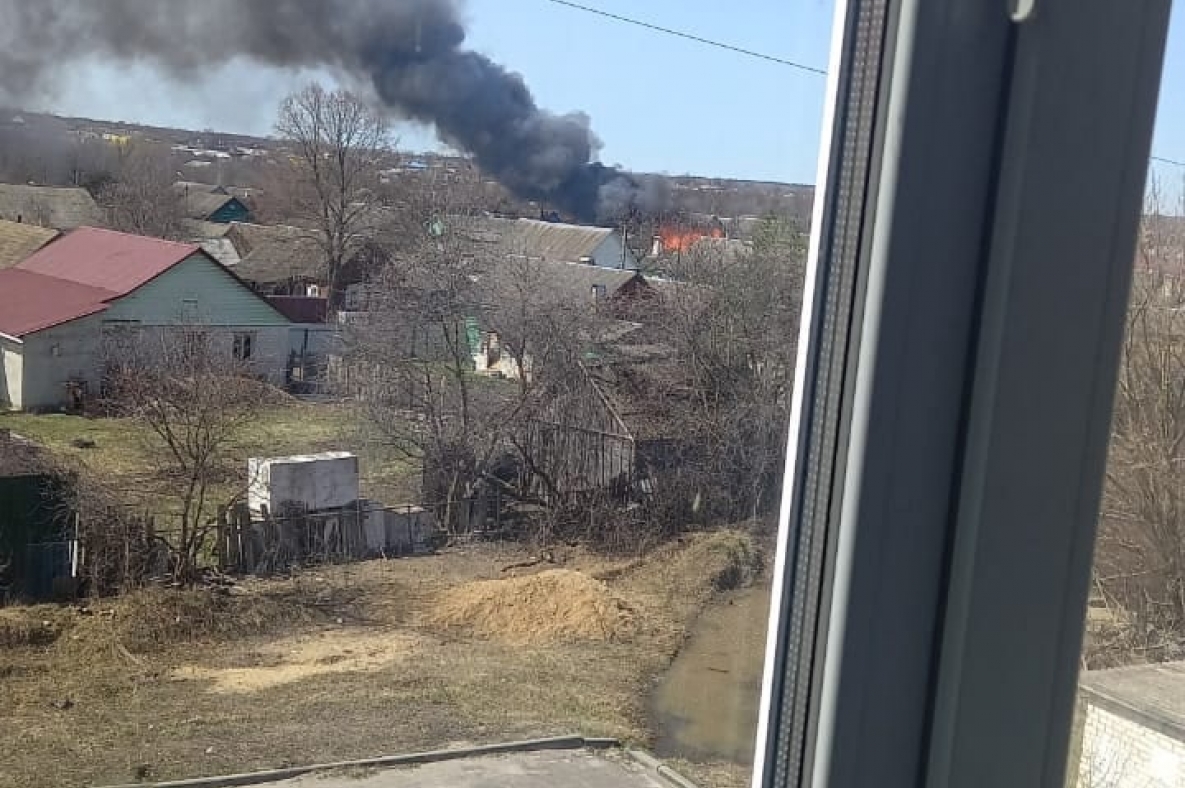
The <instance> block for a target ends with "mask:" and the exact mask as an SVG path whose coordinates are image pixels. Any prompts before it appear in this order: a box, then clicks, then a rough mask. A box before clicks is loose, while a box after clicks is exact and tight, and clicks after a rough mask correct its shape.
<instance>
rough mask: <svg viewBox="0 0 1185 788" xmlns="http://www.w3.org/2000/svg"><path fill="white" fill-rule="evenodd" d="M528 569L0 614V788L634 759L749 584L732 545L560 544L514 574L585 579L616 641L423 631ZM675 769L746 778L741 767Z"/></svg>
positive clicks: (311, 582)
mask: <svg viewBox="0 0 1185 788" xmlns="http://www.w3.org/2000/svg"><path fill="white" fill-rule="evenodd" d="M525 557H526V556H525V555H524V553H523V552H522V551H521V549H519V548H517V547H512V546H507V545H489V544H487V545H477V546H473V547H469V548H465V549H453V550H449V551H446V552H444V553H442V554H439V555H435V556H430V557H424V558H418V559H404V560H396V561H370V562H365V563H361V564H354V565H345V566H335V567H325V568H320V569H311V570H306V571H304V572H302V573H300V574H297V575H295V576H294V577H291V578H288V579H282V580H281V579H278V580H254V581H249V582H245V583H243V584H242V585H241V586H239V587H236V588H235V589H234V593H230V594H217V593H213V592H211V591H205V590H202V591H188V592H179V591H164V590H154V591H146V592H142V593H138V594H133V595H131V596H129V597H125V598H123V599H118V600H111V601H106V600H104V601H100V602H98V603H95V604H94V605H93V606H92V607H91V608H90V609H89V610H87V611H85V612H80V611H78V610H76V609H71V608H60V607H52V606H40V607H33V608H13V609H9V610H0V751H3V752H4V753H5V765H4V767H3V769H0V786H3V788H8V787H9V786H13V787H14V788H15V786H22V788H25V787H27V788H37V787H38V786H60V785H80V784H105V783H106V784H110V783H119V782H127V781H134V780H136V779H168V778H176V777H183V776H199V775H212V774H220V773H227V772H235V771H244V770H251V769H261V768H269V767H278V766H282V765H285V764H302V763H311V762H318V761H325V760H334V759H349V758H357V757H363V756H373V755H377V754H382V753H394V752H406V751H412V750H418V749H426V748H437V747H445V746H449V745H455V744H460V743H483V742H495V741H506V740H510V739H516V738H522V737H528V736H539V735H555V734H559V733H571V732H579V733H583V734H585V735H589V736H614V737H618V738H621V739H623V740H625V741H628V742H633V743H640V744H643V745H645V744H648V743H650V742H651V741H652V738H653V735H652V731H651V728H650V720H649V713H648V708H647V703H648V698H649V696H650V694H651V690H652V688H653V686H654V682H655V680H656V678H657V677H658V676H659V675H660V674H661V673H662V671H664V670H665V669H666V668H667V666H669V664H670V662H671V660H672V659H673V657H674V656H675V654H676V653H677V651H678V650H679V648H680V646H681V644H682V643H683V642H684V639H685V636H686V634H687V629H688V627H689V626H690V625H691V624H692V622H694V620H695V619H696V617H697V616H698V615H699V613H700V611H701V610H703V609H704V607H705V606H706V605H708V604H709V603H710V602H711V600H712V599H713V598H714V597H715V596H716V594H718V593H719V592H720V591H721V590H722V589H723V588H725V587H728V586H732V585H737V584H744V583H746V582H750V581H751V580H752V579H753V577H754V576H755V574H756V572H757V571H759V559H758V557H757V551H756V548H755V547H754V546H753V543H752V541H751V540H750V538H749V537H748V536H747V535H746V534H744V533H741V532H736V531H718V532H715V533H705V534H696V535H693V536H689V537H686V538H684V539H682V540H679V541H678V542H675V543H671V544H669V545H667V546H665V547H663V548H660V549H659V550H657V551H655V552H654V553H652V554H650V555H648V556H647V557H645V558H641V559H632V560H609V559H605V558H601V557H597V556H594V555H590V554H588V553H585V552H583V551H581V550H578V549H575V548H569V549H567V551H566V552H563V553H562V554H560V555H558V556H557V559H556V560H557V561H558V562H559V563H558V564H557V565H550V566H549V565H543V566H539V567H532V568H530V569H521V570H515V572H516V574H521V573H527V574H531V573H535V572H539V571H540V570H548V571H550V572H552V573H553V574H556V575H563V576H565V577H571V575H570V574H568V573H570V572H579V573H581V577H584V578H586V581H587V578H593V579H594V580H596V581H598V582H593V583H591V586H592V587H595V588H600V589H603V593H604V600H602V601H603V602H604V603H605V604H606V605H607V604H608V603H609V602H610V601H611V602H612V603H613V605H615V606H616V607H617V608H619V609H620V610H621V611H628V613H629V616H628V623H629V626H628V627H627V628H621V629H619V630H616V631H615V632H614V633H613V634H612V636H609V635H608V634H607V635H606V636H605V637H602V638H592V639H589V638H574V639H564V638H559V639H556V638H552V639H549V640H547V641H539V642H534V641H529V640H528V641H527V642H524V641H522V639H521V638H520V639H516V640H513V641H511V640H505V639H502V638H500V637H498V636H497V635H490V634H489V633H488V631H487V632H486V634H485V635H483V636H478V635H476V634H474V633H475V632H476V631H477V630H476V629H475V630H472V631H470V630H466V629H464V628H462V629H458V628H456V627H454V626H449V627H444V626H441V625H439V624H438V623H434V622H437V621H438V619H437V618H435V617H434V611H436V610H438V609H439V608H440V606H441V604H442V600H444V599H450V598H452V597H454V596H456V595H457V593H462V595H463V594H464V593H465V592H466V591H467V590H469V589H486V588H500V587H502V585H500V584H497V583H495V584H493V585H492V586H491V585H490V584H489V583H484V582H479V583H478V585H473V584H474V583H475V582H477V581H488V580H492V579H502V578H507V577H509V576H510V573H507V572H505V571H503V568H504V567H506V566H508V565H509V564H512V563H516V562H521V561H523V560H524V558H525ZM557 567H558V571H557ZM544 577H545V575H539V577H538V578H532V579H531V582H535V581H536V580H539V579H542V578H544ZM593 601H594V602H595V603H596V604H592V605H591V606H586V607H585V608H582V609H581V610H575V609H565V605H567V604H568V600H565V599H551V600H542V602H540V603H538V605H539V606H538V607H536V606H535V604H536V603H532V604H519V603H517V602H516V601H512V602H510V604H515V605H516V609H515V611H513V614H514V615H515V616H517V617H524V616H525V617H528V620H529V617H530V616H537V617H539V620H540V621H545V620H546V621H552V620H554V618H555V617H556V616H559V617H561V618H562V617H564V616H577V615H588V614H590V613H589V611H592V612H593V613H596V612H597V610H599V609H600V608H599V607H598V605H601V601H598V600H593ZM495 612H497V613H498V615H499V616H503V615H505V613H506V611H504V610H500V611H495ZM623 620H624V619H623ZM520 623H521V622H520ZM685 768H689V769H690V770H691V771H692V774H693V776H694V774H695V773H696V770H699V773H700V774H701V775H702V776H703V777H705V778H710V779H712V780H713V782H712V783H711V784H716V785H723V786H731V785H735V786H738V787H739V786H740V785H743V784H746V783H745V781H746V779H747V772H746V770H745V769H742V768H738V767H726V766H722V765H720V764H714V765H713V764H706V765H704V764H699V765H695V764H690V765H687V766H686V767H685ZM705 784H707V783H705Z"/></svg>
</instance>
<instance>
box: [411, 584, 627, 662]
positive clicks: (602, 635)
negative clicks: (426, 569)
mask: <svg viewBox="0 0 1185 788" xmlns="http://www.w3.org/2000/svg"><path fill="white" fill-rule="evenodd" d="M426 619H427V621H426V623H428V624H430V625H434V626H437V627H442V628H446V629H463V630H465V631H467V632H469V633H470V634H473V635H477V636H479V637H489V638H498V639H500V640H505V641H508V642H511V643H515V644H520V645H521V644H532V643H558V642H569V641H580V640H601V641H606V640H624V639H626V638H628V637H629V636H630V635H632V634H633V633H634V631H635V628H636V624H637V616H636V614H635V611H634V609H633V608H632V607H631V606H630V605H629V604H628V603H627V602H626V601H625V600H623V599H622V598H621V597H619V596H617V595H616V594H614V593H613V592H612V591H610V590H609V587H608V586H606V585H605V584H604V583H602V582H600V581H599V580H596V579H594V578H592V577H589V576H588V575H586V574H584V573H583V572H574V571H571V570H567V569H552V570H548V571H546V572H541V573H539V574H537V575H528V576H526V577H511V578H507V579H505V580H486V581H482V582H476V583H468V584H466V585H463V586H459V587H458V588H455V589H452V590H451V591H448V592H446V593H445V594H444V595H442V596H441V598H440V599H439V600H438V601H437V603H436V605H435V606H434V607H433V608H432V609H431V610H430V611H429V612H428V614H427V616H426Z"/></svg>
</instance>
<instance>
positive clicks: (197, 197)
mask: <svg viewBox="0 0 1185 788" xmlns="http://www.w3.org/2000/svg"><path fill="white" fill-rule="evenodd" d="M173 190H174V191H175V192H176V193H177V196H178V197H180V199H181V210H182V212H183V214H184V216H185V217H186V218H188V219H192V220H195V221H199V222H213V223H215V224H230V223H231V222H248V221H250V220H251V209H250V208H248V207H247V205H246V204H245V203H243V201H242V200H240V199H239V198H238V197H236V196H234V195H233V194H231V193H230V192H229V191H228V190H227V189H226V188H225V187H222V186H215V185H212V184H208V183H198V182H196V181H178V182H177V183H174V184H173Z"/></svg>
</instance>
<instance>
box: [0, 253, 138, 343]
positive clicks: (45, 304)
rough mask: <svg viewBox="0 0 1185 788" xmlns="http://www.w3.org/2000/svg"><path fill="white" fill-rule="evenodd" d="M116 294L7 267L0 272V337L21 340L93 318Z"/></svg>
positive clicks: (117, 294) (117, 295)
mask: <svg viewBox="0 0 1185 788" xmlns="http://www.w3.org/2000/svg"><path fill="white" fill-rule="evenodd" d="M117 297H119V293H115V292H112V291H110V290H104V289H102V288H99V287H90V286H88V285H83V284H79V283H77V282H68V281H66V280H64V279H55V278H54V277H52V276H46V275H44V274H39V273H35V272H33V271H23V270H21V269H19V268H9V269H7V270H3V271H0V334H7V335H9V336H11V337H23V336H25V335H27V334H32V333H33V332H34V331H40V330H42V329H45V328H50V327H51V326H56V325H60V324H62V323H67V322H69V321H71V320H77V319H78V318H80V317H86V316H87V315H93V314H94V313H96V312H101V311H103V310H104V309H106V308H107V303H106V302H107V301H109V300H111V299H113V298H117Z"/></svg>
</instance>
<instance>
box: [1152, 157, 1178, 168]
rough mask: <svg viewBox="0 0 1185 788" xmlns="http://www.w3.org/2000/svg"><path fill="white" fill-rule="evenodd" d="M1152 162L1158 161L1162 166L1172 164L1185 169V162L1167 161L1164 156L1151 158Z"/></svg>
mask: <svg viewBox="0 0 1185 788" xmlns="http://www.w3.org/2000/svg"><path fill="white" fill-rule="evenodd" d="M1148 158H1149V159H1151V160H1152V161H1158V162H1160V163H1161V164H1172V165H1173V166H1174V167H1185V161H1178V160H1177V159H1166V158H1165V157H1164V156H1149V157H1148Z"/></svg>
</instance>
